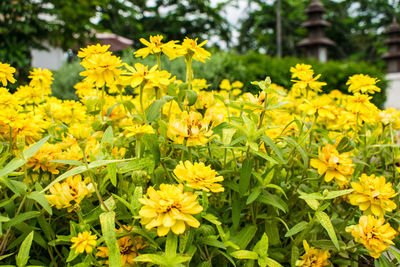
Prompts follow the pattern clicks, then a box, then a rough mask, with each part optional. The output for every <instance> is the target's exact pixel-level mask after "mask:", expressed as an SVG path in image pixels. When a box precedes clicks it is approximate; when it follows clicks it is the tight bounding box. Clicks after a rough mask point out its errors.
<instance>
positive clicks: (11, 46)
mask: <svg viewBox="0 0 400 267" xmlns="http://www.w3.org/2000/svg"><path fill="white" fill-rule="evenodd" d="M104 2H105V1H104V0H79V1H70V0H7V1H0V61H1V62H7V63H10V64H11V65H12V66H14V67H15V68H17V75H18V76H19V77H21V78H23V77H26V75H27V72H28V70H29V67H30V63H31V49H32V48H36V49H46V46H45V44H46V43H47V44H49V45H54V46H60V47H62V48H63V49H67V48H70V47H71V46H73V45H76V44H82V43H83V42H84V40H85V39H87V38H89V37H90V33H91V32H92V31H93V29H94V28H95V27H96V25H95V24H94V23H92V22H91V21H90V19H91V18H92V17H94V16H95V15H96V12H97V9H98V6H99V5H101V4H103V3H104Z"/></svg>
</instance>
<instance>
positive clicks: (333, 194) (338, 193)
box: [324, 189, 354, 199]
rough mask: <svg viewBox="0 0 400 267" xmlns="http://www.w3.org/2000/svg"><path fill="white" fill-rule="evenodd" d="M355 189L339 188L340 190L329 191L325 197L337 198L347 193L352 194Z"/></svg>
mask: <svg viewBox="0 0 400 267" xmlns="http://www.w3.org/2000/svg"><path fill="white" fill-rule="evenodd" d="M353 191H354V189H346V190H338V191H331V192H329V193H328V194H327V195H326V196H324V199H333V198H337V197H340V196H343V195H347V194H350V193H351V192H353Z"/></svg>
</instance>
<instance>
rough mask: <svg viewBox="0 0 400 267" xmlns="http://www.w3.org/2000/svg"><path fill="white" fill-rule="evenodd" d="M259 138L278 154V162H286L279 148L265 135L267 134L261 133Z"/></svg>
mask: <svg viewBox="0 0 400 267" xmlns="http://www.w3.org/2000/svg"><path fill="white" fill-rule="evenodd" d="M261 140H262V141H263V142H264V143H265V144H267V145H268V146H270V147H271V148H272V150H273V151H274V152H275V154H276V155H277V156H278V158H279V160H280V163H281V164H286V161H285V160H284V159H283V155H282V152H281V150H280V149H279V148H278V147H277V146H276V145H275V143H274V141H272V139H271V138H270V137H269V136H267V135H263V136H262V137H261Z"/></svg>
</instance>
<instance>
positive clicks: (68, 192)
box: [45, 175, 92, 212]
mask: <svg viewBox="0 0 400 267" xmlns="http://www.w3.org/2000/svg"><path fill="white" fill-rule="evenodd" d="M91 192H92V185H91V184H89V185H86V183H85V182H84V181H82V177H81V176H80V175H75V176H73V177H68V178H67V180H66V181H65V182H62V183H56V184H54V185H53V186H52V187H51V188H50V193H51V195H46V196H45V197H46V198H47V200H48V201H49V203H50V205H51V206H56V208H57V209H63V208H67V209H68V211H69V212H70V211H72V210H73V209H74V208H75V207H77V206H78V205H79V203H80V202H81V201H82V200H83V199H84V198H85V197H86V196H87V195H89V194H90V193H91Z"/></svg>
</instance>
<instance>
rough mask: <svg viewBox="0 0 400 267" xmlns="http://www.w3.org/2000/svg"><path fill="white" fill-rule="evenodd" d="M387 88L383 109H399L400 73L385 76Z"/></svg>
mask: <svg viewBox="0 0 400 267" xmlns="http://www.w3.org/2000/svg"><path fill="white" fill-rule="evenodd" d="M386 79H387V80H388V81H389V86H388V88H387V91H386V103H385V108H397V109H400V72H396V73H388V74H386Z"/></svg>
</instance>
